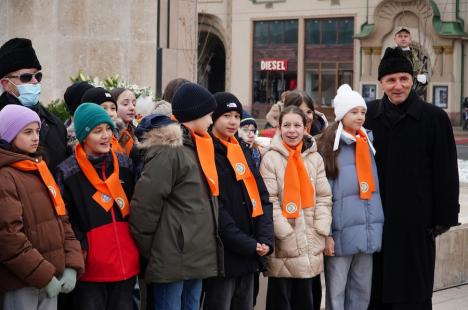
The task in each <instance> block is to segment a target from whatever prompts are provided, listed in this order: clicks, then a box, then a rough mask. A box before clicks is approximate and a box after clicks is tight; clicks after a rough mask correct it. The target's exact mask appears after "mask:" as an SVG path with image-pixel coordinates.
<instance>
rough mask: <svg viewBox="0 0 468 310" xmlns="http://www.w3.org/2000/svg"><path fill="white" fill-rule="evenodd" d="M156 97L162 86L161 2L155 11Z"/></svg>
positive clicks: (159, 0)
mask: <svg viewBox="0 0 468 310" xmlns="http://www.w3.org/2000/svg"><path fill="white" fill-rule="evenodd" d="M156 18H157V22H156V89H155V91H156V97H158V98H160V97H161V95H162V94H161V88H162V87H161V86H162V83H161V82H162V81H161V79H162V48H161V46H160V32H161V0H158V6H157V11H156Z"/></svg>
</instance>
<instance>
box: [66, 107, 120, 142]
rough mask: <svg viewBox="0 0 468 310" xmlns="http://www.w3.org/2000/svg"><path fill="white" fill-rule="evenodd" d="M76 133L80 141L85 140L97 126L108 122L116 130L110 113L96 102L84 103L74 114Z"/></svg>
mask: <svg viewBox="0 0 468 310" xmlns="http://www.w3.org/2000/svg"><path fill="white" fill-rule="evenodd" d="M73 123H74V124H75V134H76V138H77V139H78V141H80V143H81V142H83V140H84V139H86V137H87V136H88V135H89V133H90V132H91V130H93V129H94V128H95V127H97V126H99V125H101V124H103V123H106V124H109V126H111V128H112V130H114V128H115V125H114V122H113V121H112V119H111V118H110V116H109V114H107V112H106V110H104V109H103V108H102V107H101V106H99V105H97V104H95V103H90V102H86V103H82V104H80V105H79V106H78V109H76V111H75V114H74V115H73Z"/></svg>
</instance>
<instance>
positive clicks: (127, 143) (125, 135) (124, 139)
mask: <svg viewBox="0 0 468 310" xmlns="http://www.w3.org/2000/svg"><path fill="white" fill-rule="evenodd" d="M119 141H120V142H121V143H122V146H123V147H124V148H125V155H127V156H130V152H131V151H132V148H133V144H134V143H135V141H134V140H133V135H132V134H131V133H130V132H129V130H128V129H124V130H122V132H121V133H120V139H119Z"/></svg>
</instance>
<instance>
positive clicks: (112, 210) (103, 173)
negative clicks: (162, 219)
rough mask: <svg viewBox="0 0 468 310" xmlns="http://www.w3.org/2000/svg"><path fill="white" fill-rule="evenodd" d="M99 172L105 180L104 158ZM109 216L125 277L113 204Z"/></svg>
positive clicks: (123, 272)
mask: <svg viewBox="0 0 468 310" xmlns="http://www.w3.org/2000/svg"><path fill="white" fill-rule="evenodd" d="M101 173H102V179H103V180H104V181H105V180H106V161H105V160H104V164H103V165H102V169H101ZM111 216H112V228H113V229H114V235H115V241H116V243H117V248H118V252H119V258H120V268H121V272H122V275H123V276H124V277H125V279H126V272H125V265H124V260H123V257H122V247H121V246H120V240H119V234H118V233H117V220H116V219H115V211H114V206H112V208H111Z"/></svg>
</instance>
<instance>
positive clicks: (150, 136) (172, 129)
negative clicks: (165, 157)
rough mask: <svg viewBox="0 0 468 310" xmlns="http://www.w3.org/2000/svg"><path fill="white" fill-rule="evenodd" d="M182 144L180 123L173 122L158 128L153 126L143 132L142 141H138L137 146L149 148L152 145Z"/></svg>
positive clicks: (174, 145) (173, 145)
mask: <svg viewBox="0 0 468 310" xmlns="http://www.w3.org/2000/svg"><path fill="white" fill-rule="evenodd" d="M182 145H183V138H182V128H181V127H180V124H178V123H174V124H171V125H168V126H164V127H160V128H153V129H151V130H150V131H148V132H147V133H145V134H143V141H142V142H141V143H139V148H140V149H149V148H151V147H153V146H171V147H179V146H182Z"/></svg>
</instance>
